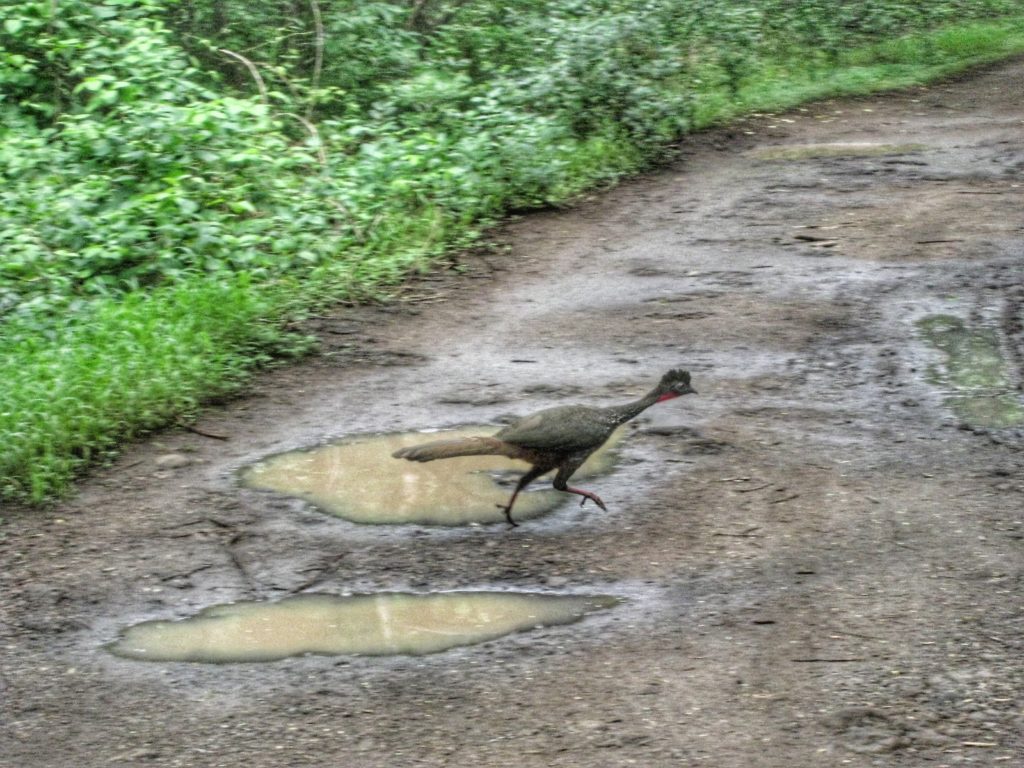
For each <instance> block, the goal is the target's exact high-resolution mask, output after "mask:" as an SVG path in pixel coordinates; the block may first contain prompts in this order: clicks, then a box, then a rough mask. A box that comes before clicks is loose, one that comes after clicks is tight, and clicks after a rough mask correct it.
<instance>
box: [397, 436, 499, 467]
mask: <svg viewBox="0 0 1024 768" xmlns="http://www.w3.org/2000/svg"><path fill="white" fill-rule="evenodd" d="M512 453H513V448H512V446H510V445H509V444H508V443H505V442H503V441H501V440H499V439H498V438H496V437H457V438H452V439H450V440H435V441H434V442H432V443H424V444H423V445H412V446H409V447H408V448H401V449H399V450H397V451H395V452H394V453H393V454H391V455H392V456H394V457H395V458H396V459H408V460H409V461H434V460H435V459H452V458H455V457H456V456H511V455H512Z"/></svg>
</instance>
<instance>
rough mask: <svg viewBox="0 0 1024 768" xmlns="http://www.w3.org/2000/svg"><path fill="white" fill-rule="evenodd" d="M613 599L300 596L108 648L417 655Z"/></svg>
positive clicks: (565, 620) (126, 637) (231, 657)
mask: <svg viewBox="0 0 1024 768" xmlns="http://www.w3.org/2000/svg"><path fill="white" fill-rule="evenodd" d="M618 602H620V601H619V599H618V598H615V597H611V596H607V595H596V596H588V595H546V594H540V593H528V592H519V593H516V592H445V593H435V594H425V595H413V594H402V593H386V594H378V595H357V596H351V597H335V596H332V595H301V596H299V597H291V598H287V599H285V600H281V601H280V602H276V603H267V602H252V603H233V604H230V605H218V606H213V607H211V608H207V609H206V610H204V611H202V612H201V613H199V614H198V615H196V616H194V617H192V618H190V619H184V620H182V621H148V622H145V623H143V624H137V625H136V626H134V627H130V628H129V629H127V630H125V632H124V633H123V634H122V636H121V638H120V639H119V640H118V641H117V642H115V643H112V644H111V645H110V646H109V649H110V650H111V651H112V652H113V653H114V654H116V655H118V656H123V657H126V658H130V659H141V660H146V661H199V662H212V663H225V662H244V661H276V660H278V659H284V658H288V657H289V656H301V655H303V654H321V655H341V654H346V655H347V654H352V655H374V656H380V655H397V654H408V655H419V654H425V653H436V652H438V651H444V650H447V649H449V648H454V647H456V646H460V645H471V644H473V643H481V642H484V641H485V640H493V639H494V638H497V637H501V636H502V635H507V634H509V633H511V632H519V631H522V630H526V629H533V628H535V627H539V626H552V625H557V624H569V623H572V622H575V621H579V620H580V619H582V618H583V617H584V616H585V615H587V614H588V613H593V612H595V611H600V610H605V609H608V608H611V607H613V606H615V605H616V604H617V603H618Z"/></svg>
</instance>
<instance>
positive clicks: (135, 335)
mask: <svg viewBox="0 0 1024 768" xmlns="http://www.w3.org/2000/svg"><path fill="white" fill-rule="evenodd" d="M275 314H276V313H275V309H274V307H273V305H272V304H270V303H268V301H267V300H266V299H264V298H261V297H260V294H259V293H258V292H255V291H254V290H253V289H252V286H251V285H250V284H249V283H248V281H246V280H236V281H234V282H233V283H230V284H217V283H211V282H209V281H193V282H187V283H183V284H182V285H180V286H178V287H175V288H173V289H164V290H159V291H155V292H153V293H150V294H144V293H141V292H135V293H133V294H131V295H130V296H128V297H126V298H125V299H124V300H121V301H114V300H111V299H99V300H97V301H94V302H92V303H91V304H90V305H89V306H88V308H87V309H84V310H82V311H81V312H80V313H79V314H78V315H77V316H76V317H75V318H74V319H73V320H72V322H70V323H68V324H67V325H64V326H61V327H59V328H53V329H51V330H50V331H49V332H47V333H45V334H40V333H39V332H38V329H37V328H36V327H34V326H33V325H31V324H26V323H24V322H23V321H21V320H18V319H16V320H13V321H9V322H8V323H7V324H6V325H5V327H4V332H5V337H4V344H3V347H2V349H0V370H3V371H4V375H3V377H0V403H2V406H0V434H2V435H3V436H4V449H3V451H2V452H0V497H5V496H8V497H9V496H14V497H28V498H31V499H34V500H36V501H39V500H43V499H45V498H47V497H49V496H52V495H54V494H55V493H59V492H61V491H62V490H63V489H64V488H65V486H66V484H67V482H68V479H69V478H70V477H71V476H72V474H73V473H74V472H75V471H76V470H78V469H79V468H80V467H82V466H84V465H85V464H87V463H89V462H90V461H93V460H95V459H97V458H101V457H102V456H103V455H104V454H105V453H106V452H107V451H109V450H110V449H112V448H113V447H114V446H115V444H116V441H117V440H118V439H123V438H124V437H130V436H131V435H133V434H137V433H138V432H139V431H140V430H144V429H150V428H153V427H157V426H160V425H162V424H165V423H166V422H167V421H168V419H170V418H172V417H174V416H175V415H176V414H180V413H182V412H188V411H191V410H193V409H194V408H195V407H196V406H197V404H198V403H199V402H201V401H202V400H206V399H208V398H209V397H211V396H212V395H218V394H225V393H228V392H230V391H232V390H233V388H234V387H235V386H237V384H238V383H239V382H240V381H242V379H243V376H244V373H245V371H246V370H247V369H248V367H249V366H250V365H251V364H252V363H253V362H258V361H259V360H261V359H267V354H268V353H267V350H268V349H270V350H273V349H275V348H281V347H282V345H286V344H287V342H288V340H287V339H286V337H285V336H284V335H283V334H282V332H281V331H279V330H278V329H277V326H276V324H275V323H274V322H273V319H274V317H275Z"/></svg>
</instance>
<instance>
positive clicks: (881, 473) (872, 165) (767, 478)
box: [0, 61, 1024, 768]
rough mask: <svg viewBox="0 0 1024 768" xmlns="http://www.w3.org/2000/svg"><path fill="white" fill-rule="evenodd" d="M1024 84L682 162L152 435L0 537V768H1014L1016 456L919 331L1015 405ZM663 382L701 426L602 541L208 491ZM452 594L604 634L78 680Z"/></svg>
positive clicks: (641, 479)
mask: <svg viewBox="0 0 1024 768" xmlns="http://www.w3.org/2000/svg"><path fill="white" fill-rule="evenodd" d="M1022 82H1024V62H1020V61H1018V62H1016V63H1010V64H1004V65H1001V66H998V67H995V68H992V69H989V70H986V71H982V72H977V73H974V74H973V75H971V76H968V77H965V78H962V79H959V80H957V81H954V82H950V83H946V84H941V85H936V86H933V87H930V88H922V89H916V90H913V91H909V92H906V93H901V94H895V95H889V96H882V97H876V98H867V99H859V100H844V101H835V102H825V103H821V104H815V105H811V106H808V107H806V108H805V109H801V110H797V111H794V112H792V113H788V114H786V115H778V116H772V115H768V116H760V117H756V118H752V119H750V120H749V121H747V122H745V123H741V124H739V125H738V126H736V127H734V128H732V129H730V130H728V131H721V132H717V133H712V134H707V135H704V136H701V137H698V138H695V139H692V140H690V141H687V142H686V143H684V144H683V145H682V146H681V147H680V157H679V158H678V161H677V162H676V163H675V164H674V165H672V166H671V167H669V168H666V169H663V170H661V171H660V172H658V173H655V174H651V175H649V176H646V177H644V178H640V179H636V180H634V181H631V182H629V183H626V184H623V185H621V186H620V187H618V188H616V189H614V190H612V191H610V192H608V193H606V194H602V195H600V196H596V197H594V198H593V199H590V200H587V201H583V202H582V203H581V204H580V205H579V206H578V207H577V208H575V209H573V210H569V211H562V212H546V213H541V214H537V215H530V216H526V217H523V218H521V219H519V220H516V221H513V222H511V223H509V224H508V225H507V226H505V227H503V228H502V229H501V231H500V232H498V233H497V235H496V238H497V242H498V245H497V246H496V247H495V248H492V249H490V250H486V249H485V250H481V251H480V252H479V253H475V254H467V255H465V256H463V257H461V260H460V263H459V264H458V269H457V270H444V269H441V270H439V271H438V272H436V273H434V274H431V275H428V276H426V277H424V278H422V279H418V280H414V281H411V282H410V284H409V286H408V287H407V290H406V291H405V293H404V298H403V299H402V300H401V301H399V302H397V303H394V304H391V305H388V306H381V307H359V308H350V309H344V310H339V311H338V312H337V313H335V314H334V315H332V316H330V317H326V318H322V319H321V320H319V321H318V322H317V323H316V324H315V330H316V331H317V332H318V333H319V335H320V336H321V338H322V340H323V348H322V353H321V354H320V355H319V356H317V357H316V358H314V359H311V360H309V361H307V362H306V363H303V364H302V365H299V366H295V367H289V368H284V369H280V370H277V371H273V372H270V373H268V374H266V375H264V376H262V377H261V378H260V379H259V380H258V382H256V384H255V385H254V387H253V389H252V392H251V395H250V396H247V397H245V398H244V399H240V400H237V401H234V402H232V403H229V404H226V405H224V406H223V407H217V408H213V409H210V410H208V411H207V412H206V413H205V414H204V416H203V418H202V420H201V421H200V423H199V424H198V427H199V428H200V429H202V430H203V431H205V432H207V433H211V434H219V435H221V436H225V437H227V438H228V439H226V440H216V439H211V438H209V437H204V436H202V435H199V434H196V433H194V432H189V431H185V430H181V431H172V432H167V433H163V434H160V435H157V436H155V437H153V438H152V439H151V440H149V441H147V442H144V443H141V444H138V445H135V446H132V447H130V448H128V449H127V450H126V451H125V453H124V455H123V456H122V458H121V459H120V460H118V461H117V462H116V464H114V465H113V466H112V467H110V468H109V469H105V470H102V471H99V472H96V473H95V474H94V475H93V476H92V477H91V479H89V480H88V481H87V482H85V483H84V484H83V486H82V489H81V493H80V494H79V495H78V496H77V497H76V498H75V499H74V500H72V501H69V502H67V503H65V504H62V505H60V506H58V507H55V508H53V509H50V510H46V511H42V512H40V511H24V510H11V509H7V510H5V511H4V517H5V518H6V522H5V524H4V525H3V527H2V528H0V535H2V536H3V540H2V541H0V554H2V561H3V563H4V566H3V569H2V572H0V609H2V613H0V654H2V657H0V658H2V668H0V764H2V765H4V766H18V767H19V768H51V767H52V766H63V765H75V766H81V767H83V768H85V767H92V766H97V767H98V766H140V765H146V766H197V765H202V766H232V767H233V766H246V768H265V767H268V766H275V767H276V766H296V767H304V766H322V765H346V766H369V767H375V766H395V765H426V766H441V765H459V766H462V765H465V766H479V765H486V766H517V767H525V768H530V767H531V766H538V767H539V766H545V767H547V766H580V765H587V766H594V767H601V766H624V765H643V766H670V765H671V766H676V765H709V766H726V767H728V766H744V767H751V766H753V767H763V768H776V767H779V768H781V767H783V766H784V767H786V768H789V767H790V766H810V765H844V766H845V765H849V766H875V765H882V766H919V765H920V766H936V767H937V766H953V765H961V764H979V765H985V766H999V765H1007V766H1010V765H1021V764H1022V761H1024V757H1022V755H1024V735H1022V734H1024V715H1022V706H1021V705H1022V694H1021V691H1022V689H1024V612H1022V607H1021V606H1022V603H1021V593H1022V588H1024V557H1022V537H1024V524H1022V517H1024V515H1022V509H1024V479H1022V477H1024V475H1022V465H1024V454H1022V452H1021V447H1022V445H1024V433H1022V430H1021V428H1020V427H1008V428H991V427H983V426H980V425H975V424H971V423H970V422H965V421H964V420H963V419H964V416H962V415H958V413H957V411H955V410H954V409H953V407H952V406H951V405H950V403H949V402H948V395H949V394H950V393H948V392H944V391H943V387H942V386H941V384H938V383H937V382H940V381H941V380H942V378H941V376H938V377H937V376H936V375H935V373H936V370H937V369H936V366H938V367H939V368H941V366H942V365H944V364H945V362H944V361H945V360H946V353H944V352H943V351H941V350H939V349H937V348H935V347H934V346H933V345H931V344H929V342H928V340H927V339H926V338H925V337H924V336H923V335H922V334H921V332H920V326H919V323H920V321H922V320H924V319H925V318H928V317H932V316H940V315H941V316H946V317H952V318H958V319H959V320H960V321H961V322H962V323H963V327H964V328H965V329H967V330H969V331H971V330H977V331H979V332H982V333H984V334H986V338H994V339H996V343H997V346H998V349H999V350H1000V353H1001V355H1002V356H1004V357H1005V360H1006V368H1005V370H1006V371H1007V373H1006V376H1008V377H1009V381H1011V382H1012V385H1013V387H1015V388H1016V395H1017V397H1019V396H1020V386H1021V383H1022V376H1024V335H1022V330H1021V328H1022V315H1021V311H1022V310H1021V307H1022V303H1024V288H1022V280H1021V274H1022V271H1021V270H1022V262H1024V217H1022V213H1021V212H1022V211H1024V173H1022V172H1024V100H1022V99H1021V98H1020V95H1021V89H1020V84H1021V83H1022ZM867 145H874V146H876V147H880V148H878V149H876V150H871V151H868V150H865V149H864V147H865V146H867ZM824 146H831V147H832V149H831V150H828V151H823V150H822V147H824ZM801 147H810V149H807V150H806V151H802V150H801ZM680 365H683V366H686V367H687V368H689V369H690V370H691V371H693V375H694V385H695V387H696V388H697V389H698V390H699V391H700V395H699V396H692V397H687V398H682V399H679V400H674V401H671V402H668V403H665V404H662V405H659V406H656V407H655V408H653V409H651V410H650V411H649V412H648V413H647V414H646V415H645V416H644V417H643V419H642V420H640V421H639V422H638V423H637V427H636V429H634V430H633V431H632V432H631V433H630V434H629V435H627V436H626V438H625V440H624V441H623V444H622V448H621V452H622V456H621V460H620V463H619V465H618V467H617V468H616V469H615V470H614V471H612V472H611V473H609V474H605V475H601V476H598V477H595V478H591V479H589V480H588V481H587V483H588V487H589V488H591V489H592V490H595V491H597V492H598V493H599V494H600V495H601V496H602V498H603V499H604V500H605V502H607V504H608V508H609V509H608V512H606V513H605V512H601V511H600V510H598V509H595V508H594V507H592V506H591V505H587V506H586V507H584V508H580V507H579V506H577V504H576V503H575V501H574V500H573V499H567V500H566V502H565V503H564V504H562V505H560V506H559V507H558V508H556V509H555V510H554V511H553V512H551V513H550V514H549V515H547V516H545V517H542V518H537V519H534V520H530V521H527V522H524V524H523V525H522V526H521V527H519V528H517V529H515V530H508V529H506V528H505V527H504V526H502V525H482V526H476V527H458V528H450V527H449V528H441V527H425V526H377V527H375V526H366V525H359V524H356V523H352V522H348V521H345V520H342V519H339V518H337V517H332V516H328V515H325V514H322V513H320V512H318V511H317V510H315V509H314V508H312V507H310V506H308V505H307V504H306V503H304V502H303V501H301V500H298V499H289V498H287V497H283V496H279V495H276V494H273V493H270V492H266V491H257V490H252V489H246V488H243V487H242V486H241V485H240V483H239V481H238V473H239V471H240V470H242V469H243V468H244V467H246V466H248V465H250V464H252V463H254V462H257V461H259V460H261V459H263V458H265V457H267V456H269V455H273V454H278V453H281V452H284V451H288V450H294V449H300V448H305V447H308V446H311V445H316V444H321V443H326V442H329V441H332V440H335V439H338V438H339V437H343V436H346V435H351V434H356V433H371V432H372V433H383V432H398V431H404V430H415V429H423V428H428V427H433V428H441V427H455V426H459V425H463V424H480V423H499V422H500V421H501V420H502V419H503V418H505V417H507V416H508V415H510V414H523V413H527V412H529V411H532V410H535V409H539V408H542V407H547V406H552V405H558V404H563V403H568V402H587V403H594V404H601V403H613V402H618V401H621V400H625V399H628V398H631V397H633V396H636V395H637V394H639V393H642V392H643V391H646V389H647V388H649V386H650V385H651V384H652V383H653V381H655V380H656V378H657V377H658V376H659V375H660V374H661V373H662V372H663V371H664V370H666V369H668V368H669V367H675V366H680ZM938 372H939V373H940V374H941V370H938ZM1003 394H1004V395H1005V394H1006V393H1003ZM455 589H458V590H494V589H507V590H520V591H531V592H544V593H552V594H607V595H616V596H619V597H622V598H624V599H625V601H624V602H623V603H622V604H620V605H619V606H617V607H616V608H613V609H612V610H609V611H604V612H602V613H600V614H598V615H595V616H592V617H588V618H587V619H585V620H584V621H582V622H581V623H578V624H574V625H571V626H564V627H549V628H546V629H544V630H540V631H535V632H530V633H525V634H516V635H510V636H508V637H504V638H501V639H497V640H493V641H489V642H486V643H483V644H480V645H475V646H472V647H466V648H458V649H453V650H449V651H445V652H443V653H437V654H433V655H429V656H420V657H409V656H393V657H387V658H382V657H365V656H337V657H324V656H308V657H302V658H291V659H285V660H282V661H277V662H272V663H262V664H231V665H203V664H190V663H167V664H160V663H145V662H139V661H133V660H130V659H123V658H118V657H115V656H113V655H111V654H109V653H108V652H107V651H106V650H104V648H103V645H104V644H105V643H109V642H111V641H112V640H114V639H115V638H116V637H117V636H118V633H119V632H120V631H121V630H122V629H123V628H124V627H126V626H128V625H131V624H135V623H137V622H141V621H146V620H158V619H176V618H183V617H187V616H190V615H194V614H195V613H197V612H198V611H200V610H202V609H203V608H206V607H208V606H211V605H214V604H220V603H225V602H231V601H240V600H259V599H281V598H284V597H287V596H290V595H297V594H334V595H340V594H347V593H361V592H372V591H384V592H394V591H402V592H427V591H439V590H455Z"/></svg>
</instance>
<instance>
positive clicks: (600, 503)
mask: <svg viewBox="0 0 1024 768" xmlns="http://www.w3.org/2000/svg"><path fill="white" fill-rule="evenodd" d="M561 490H563V491H568V492H569V493H575V494H578V495H580V496H582V497H583V499H582V500H580V506H581V507H582V506H583V505H584V504H586V503H587V499H590V500H591V501H592V502H594V503H595V504H597V506H599V507H600V508H601V509H603V510H604V511H605V512H607V511H608V507H606V506H605V505H604V502H603V501H601V497H600V496H598V495H597V494H596V493H591V492H590V491H584V490H583V489H582V488H573V487H572V486H571V485H567V486H565V488H562V489H561Z"/></svg>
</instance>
